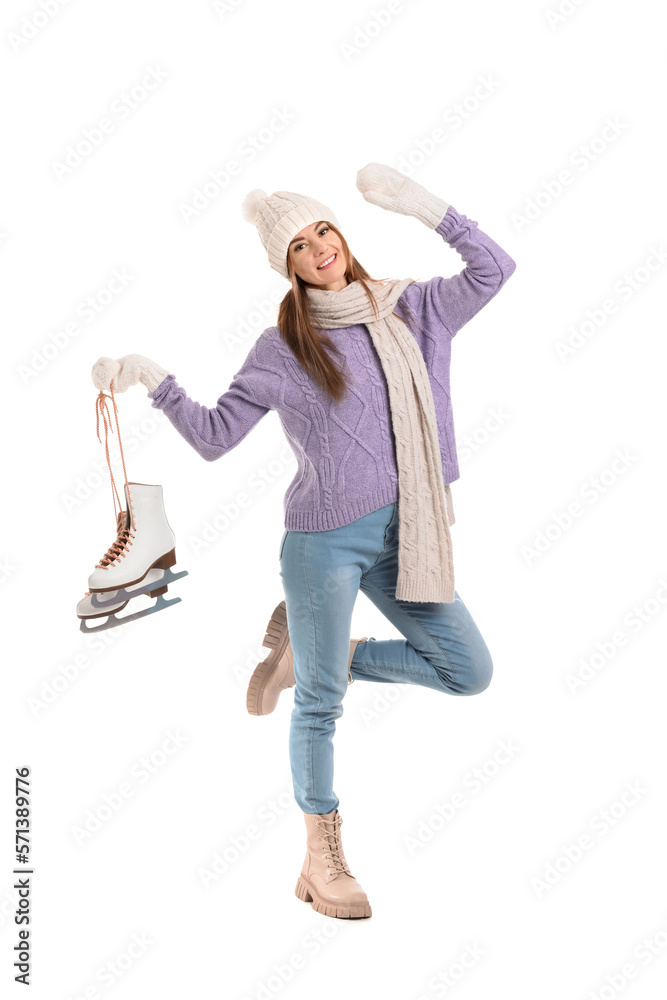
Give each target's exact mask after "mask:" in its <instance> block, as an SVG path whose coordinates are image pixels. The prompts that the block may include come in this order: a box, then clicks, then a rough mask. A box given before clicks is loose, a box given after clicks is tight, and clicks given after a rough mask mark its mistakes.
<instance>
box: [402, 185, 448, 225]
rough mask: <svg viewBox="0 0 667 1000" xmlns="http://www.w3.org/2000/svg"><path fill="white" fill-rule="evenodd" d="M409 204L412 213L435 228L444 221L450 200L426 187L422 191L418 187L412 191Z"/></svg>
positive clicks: (425, 223)
mask: <svg viewBox="0 0 667 1000" xmlns="http://www.w3.org/2000/svg"><path fill="white" fill-rule="evenodd" d="M409 205H410V214H411V215H414V217H415V218H416V219H419V221H420V222H423V223H424V225H425V226H428V228H429V229H435V228H436V226H438V225H439V224H440V223H441V222H442V220H443V218H444V216H445V215H446V214H447V209H448V208H449V204H448V202H446V201H443V200H442V198H438V196H437V195H435V194H431V192H430V191H427V190H426V189H425V188H422V190H421V191H420V190H419V189H418V188H417V189H416V190H414V191H413V192H411V194H410V201H409Z"/></svg>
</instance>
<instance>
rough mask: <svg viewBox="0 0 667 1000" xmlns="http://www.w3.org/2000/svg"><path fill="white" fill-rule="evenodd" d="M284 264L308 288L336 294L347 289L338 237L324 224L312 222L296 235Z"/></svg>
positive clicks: (344, 262)
mask: <svg viewBox="0 0 667 1000" xmlns="http://www.w3.org/2000/svg"><path fill="white" fill-rule="evenodd" d="M332 257H333V260H331V259H330V258H332ZM287 262H288V266H289V268H290V269H291V270H292V271H294V272H296V274H297V275H298V276H299V277H300V278H301V279H302V281H305V282H306V284H307V285H308V286H310V287H311V288H323V289H324V290H325V291H330V292H338V291H340V289H341V288H345V286H346V285H347V280H346V278H345V270H346V267H347V261H346V259H345V251H344V250H343V245H342V243H341V241H340V238H339V236H338V235H337V233H335V232H334V231H333V229H332V228H331V226H329V225H328V223H326V222H314V223H313V224H312V225H310V226H306V227H305V228H304V229H302V230H301V232H300V233H297V234H296V236H295V237H294V238H293V239H292V240H291V241H290V245H289V247H288V250H287ZM326 262H328V263H326ZM320 265H325V266H320Z"/></svg>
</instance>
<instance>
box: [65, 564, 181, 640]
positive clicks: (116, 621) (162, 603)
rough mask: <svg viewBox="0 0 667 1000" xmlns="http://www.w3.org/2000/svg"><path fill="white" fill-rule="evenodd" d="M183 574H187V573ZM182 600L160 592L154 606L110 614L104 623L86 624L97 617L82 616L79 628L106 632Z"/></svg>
mask: <svg viewBox="0 0 667 1000" xmlns="http://www.w3.org/2000/svg"><path fill="white" fill-rule="evenodd" d="M183 575H185V573H184V574H183ZM153 589H155V584H153ZM133 596H134V597H136V596H137V595H136V594H134V595H133ZM180 600H181V598H180V597H171V598H169V600H165V599H164V597H163V595H162V594H160V595H159V596H158V599H157V600H156V602H155V604H153V605H152V607H150V608H142V610H141V611H135V612H134V613H133V614H131V615H123V617H122V618H116V615H115V614H109V617H108V618H107V619H106V621H105V622H104V623H103V624H102V625H93V626H90V625H86V622H88V621H96V620H97V619H95V618H92V619H91V618H82V619H81V622H80V624H79V630H80V631H81V632H85V633H90V632H104V631H105V630H106V629H108V628H116V627H117V626H118V625H126V624H127V623H128V622H135V621H138V619H139V618H146V617H147V616H148V615H154V614H155V612H156V611H162V610H163V609H164V608H168V607H170V605H172V604H178V603H179V602H180Z"/></svg>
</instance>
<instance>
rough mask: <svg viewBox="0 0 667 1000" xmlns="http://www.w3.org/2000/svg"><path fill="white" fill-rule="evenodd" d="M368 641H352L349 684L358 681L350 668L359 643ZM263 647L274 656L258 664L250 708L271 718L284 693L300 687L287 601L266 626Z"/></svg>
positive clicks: (251, 691) (348, 673) (253, 676)
mask: <svg viewBox="0 0 667 1000" xmlns="http://www.w3.org/2000/svg"><path fill="white" fill-rule="evenodd" d="M367 640H368V636H364V638H363V639H350V656H349V659H348V663H347V679H348V684H351V683H352V681H353V680H354V678H353V677H352V674H351V672H350V664H351V663H352V657H353V656H354V651H355V649H356V648H357V643H359V642H366V641H367ZM262 646H269V647H270V649H271V652H270V653H269V655H268V656H267V658H266V659H265V660H262V662H261V663H258V664H257V666H256V667H255V670H254V673H253V675H252V677H251V678H250V683H249V685H248V694H247V696H246V708H247V709H248V711H249V712H250V714H251V715H269V713H270V712H272V711H273V710H274V708H275V707H276V705H277V704H278V698H279V697H280V692H281V691H284V690H286V688H291V687H294V685H295V684H296V680H295V677H294V659H293V655H292V644H291V643H290V641H289V632H288V629H287V611H286V604H285V601H281V602H280V604H279V605H278V606H277V608H276V609H275V611H274V612H273V614H272V615H271V618H270V619H269V624H268V625H267V626H266V635H265V636H264V639H263V641H262Z"/></svg>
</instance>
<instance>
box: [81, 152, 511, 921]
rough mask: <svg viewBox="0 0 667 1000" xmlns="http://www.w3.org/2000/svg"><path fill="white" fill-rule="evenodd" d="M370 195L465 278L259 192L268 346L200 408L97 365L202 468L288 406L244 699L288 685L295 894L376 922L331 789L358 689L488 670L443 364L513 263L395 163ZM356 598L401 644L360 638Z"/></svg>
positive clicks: (293, 201)
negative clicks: (396, 267) (149, 410)
mask: <svg viewBox="0 0 667 1000" xmlns="http://www.w3.org/2000/svg"><path fill="white" fill-rule="evenodd" d="M357 187H358V188H359V190H360V191H361V192H362V194H363V196H364V198H365V200H366V201H368V202H370V203H372V204H375V205H379V206H380V207H382V208H386V209H388V210H389V211H393V212H399V213H401V214H404V215H412V216H414V217H415V218H417V219H419V220H420V221H421V222H422V223H424V224H425V225H426V226H428V228H429V229H433V230H435V232H437V233H438V235H439V236H440V237H441V238H442V239H443V240H444V241H445V242H447V243H449V245H450V246H452V247H454V248H455V249H456V250H457V251H458V252H459V253H460V255H461V256H462V258H463V259H464V260H465V262H466V267H465V269H464V270H463V271H461V272H460V274H458V275H455V276H454V277H450V278H444V277H435V278H432V279H431V280H430V281H421V282H420V281H412V280H411V279H409V278H405V279H402V280H389V281H384V282H383V281H380V280H376V279H371V278H370V275H369V274H368V272H367V271H366V270H365V269H364V268H363V267H362V266H361V265H360V264H359V262H358V261H357V260H356V258H355V257H354V256H353V255H352V253H351V252H350V249H349V247H348V244H347V242H346V240H345V238H344V236H343V234H342V232H341V230H340V227H339V225H338V223H337V221H336V219H335V217H334V215H333V213H332V212H331V210H330V209H329V208H327V207H326V206H325V205H323V204H322V203H321V202H318V201H316V200H315V199H312V198H309V197H305V196H303V195H299V194H295V193H294V192H288V191H277V192H275V193H274V194H273V195H271V196H268V195H266V193H265V192H263V191H259V190H255V191H251V192H250V193H249V194H248V195H247V197H246V198H245V200H244V203H243V214H244V217H245V218H246V219H247V220H248V221H250V222H252V223H253V224H255V225H256V226H257V229H258V232H259V236H260V238H261V240H262V243H263V245H264V247H265V249H266V251H267V254H268V258H269V263H270V265H271V266H272V267H273V268H274V269H275V270H277V271H278V272H279V273H280V274H282V275H283V276H284V277H286V278H287V279H288V280H289V281H290V282H291V288H290V290H289V291H288V292H287V294H286V295H285V298H284V299H283V301H282V302H281V304H280V308H279V312H278V325H277V326H274V327H270V328H268V329H266V330H264V332H263V333H262V334H261V335H260V336H259V337H258V339H257V341H256V342H255V344H254V345H253V347H252V349H251V351H250V352H249V354H248V356H247V357H246V359H245V361H244V362H243V365H242V366H241V368H240V369H239V371H238V372H237V373H236V375H235V376H234V379H233V381H232V382H231V384H230V386H229V389H228V390H227V391H226V392H225V393H223V395H222V396H221V397H220V399H219V400H218V402H217V405H216V406H215V407H214V408H210V409H209V408H208V407H205V406H202V405H200V404H199V403H195V402H193V401H192V400H191V399H190V398H188V396H187V395H186V393H185V390H184V389H183V388H182V387H180V386H179V385H178V384H177V383H176V381H175V378H174V376H173V375H172V374H169V373H168V372H167V371H166V369H164V368H161V367H160V366H159V365H157V364H156V363H155V362H152V361H150V360H149V359H148V358H144V357H142V356H140V355H128V356H127V357H126V358H121V359H120V360H119V361H113V360H111V359H108V358H101V359H100V360H99V361H98V363H97V364H96V366H95V367H94V369H93V380H94V381H95V384H96V386H97V387H98V388H100V389H102V388H108V386H109V379H110V378H113V381H114V389H116V391H123V390H124V389H126V388H127V387H128V385H133V384H136V383H137V382H138V381H141V382H142V384H144V385H145V386H146V387H147V389H148V390H149V396H150V397H151V399H152V400H153V403H152V405H153V406H154V407H159V408H160V409H162V410H163V411H164V412H165V413H166V415H167V417H168V418H169V420H170V421H171V422H172V424H173V425H174V426H175V427H176V429H177V430H178V431H179V432H180V433H181V435H182V436H183V437H184V438H185V439H186V441H188V442H189V443H190V444H191V445H192V447H193V448H195V449H196V450H197V451H198V453H199V454H200V455H202V457H203V458H205V459H207V460H208V461H213V460H215V459H217V458H220V457H221V456H222V455H224V454H226V453H227V452H229V451H230V450H231V449H232V448H234V447H236V445H238V444H239V443H240V442H241V441H242V440H243V438H244V437H245V436H246V435H247V434H248V432H249V431H250V430H251V429H252V428H253V427H254V426H255V425H256V424H257V423H258V421H259V420H260V419H261V418H262V417H263V416H264V415H265V414H266V413H268V411H269V410H271V409H273V410H275V411H276V412H277V413H278V415H279V417H280V420H281V423H282V426H283V429H284V430H285V433H286V435H287V437H288V440H289V442H290V444H291V446H292V448H293V450H294V452H295V455H296V457H297V460H298V469H297V473H296V476H295V477H294V479H293V481H292V483H291V484H290V486H289V487H288V489H287V492H286V494H285V498H284V510H285V531H284V533H283V536H282V539H281V542H280V549H279V562H280V575H281V578H282V582H283V589H284V593H285V601H283V602H281V603H280V604H279V605H278V607H277V608H276V609H275V611H274V613H273V615H272V617H271V620H270V621H269V624H268V626H267V634H266V636H265V639H264V644H265V645H266V646H271V647H272V651H271V653H270V655H269V656H268V657H267V659H266V660H265V661H264V662H263V663H260V664H259V666H258V667H257V669H256V670H255V672H254V674H253V676H252V678H251V681H250V684H249V688H248V697H247V707H248V710H249V711H250V712H251V713H252V714H255V715H266V714H267V713H269V712H271V711H273V709H274V708H275V705H276V703H277V700H278V697H279V694H280V692H281V691H282V690H284V689H285V688H288V687H292V686H294V688H295V691H294V708H293V711H292V715H291V726H290V741H289V749H290V764H291V771H292V779H293V785H294V794H295V798H296V801H297V803H298V805H299V807H300V809H301V810H302V812H303V813H304V817H305V822H306V831H307V849H306V857H305V860H304V864H303V867H302V871H301V874H300V876H299V879H298V881H297V886H296V890H295V891H296V895H297V896H298V897H299V898H300V899H302V900H305V901H307V902H312V905H313V908H314V909H316V910H317V911H318V912H320V913H324V914H326V915H328V916H333V917H364V916H370V915H371V907H370V904H369V901H368V898H367V896H366V893H365V892H364V890H363V889H362V887H361V885H360V884H359V883H358V882H357V880H356V879H355V878H354V876H353V875H352V872H351V871H350V868H349V866H348V864H347V861H346V859H345V855H344V853H343V848H342V843H341V835H340V827H341V823H342V819H341V816H340V812H339V809H338V807H339V800H338V798H337V796H336V794H335V793H334V790H333V736H334V732H335V724H336V719H338V718H340V716H341V715H342V712H343V708H342V702H343V698H344V696H345V693H346V690H347V687H348V684H349V683H351V682H352V681H354V680H369V681H376V682H380V683H396V682H397V683H408V684H421V685H423V686H425V687H429V688H431V689H433V690H435V691H441V692H447V693H448V694H456V695H471V694H477V693H479V692H480V691H483V690H484V689H485V688H486V687H487V686H488V684H489V682H490V680H491V675H492V669H493V668H492V661H491V656H490V654H489V650H488V648H487V646H486V643H485V642H484V639H483V638H482V636H481V634H480V632H479V629H478V628H477V626H476V624H475V622H474V621H473V619H472V617H471V615H470V613H469V611H468V610H467V608H466V607H465V605H464V604H463V601H462V600H461V598H460V596H459V594H458V592H456V591H455V590H454V580H453V562H452V551H451V536H450V533H449V525H451V524H453V523H454V513H453V508H452V503H451V491H450V486H449V484H450V483H451V482H452V481H453V480H455V479H458V478H459V469H458V461H457V455H456V445H455V438H454V424H453V417H452V411H451V404H450V398H449V362H450V353H451V341H452V338H453V337H454V336H455V334H456V333H457V332H458V330H460V329H461V327H462V326H463V325H464V324H465V323H467V322H468V321H469V320H470V319H471V318H472V317H473V316H474V315H475V314H476V313H477V312H479V310H480V309H481V308H482V307H483V306H484V305H486V304H487V303H488V302H489V301H490V300H491V299H492V298H493V296H494V295H495V294H496V293H497V292H498V291H499V289H500V288H501V287H502V286H503V285H504V283H505V281H506V280H507V278H508V277H509V276H510V275H511V274H512V272H513V271H514V270H515V267H516V265H515V263H514V261H513V260H512V258H511V257H509V256H508V254H507V253H505V251H504V250H502V249H501V248H500V247H499V246H498V245H497V244H496V243H494V241H493V240H492V239H491V238H490V237H489V236H487V235H486V234H485V233H483V232H481V231H480V230H479V229H478V228H477V223H476V222H472V221H471V220H470V219H468V218H466V216H464V215H460V214H459V213H458V212H457V211H456V209H454V208H453V207H452V206H451V205H449V204H448V203H447V202H444V201H443V200H442V199H441V198H439V197H437V196H436V195H432V194H430V193H429V192H428V191H427V190H426V189H425V188H423V187H422V186H421V185H420V184H418V183H416V182H415V181H413V180H411V179H410V178H407V177H405V176H403V175H402V174H400V173H399V172H398V171H396V170H394V169H393V168H392V167H388V166H385V165H382V164H378V163H370V164H368V165H367V166H366V167H364V168H363V169H362V170H360V171H359V172H358V174H357ZM399 497H400V502H399ZM359 590H362V591H363V592H364V593H365V594H366V595H367V597H368V598H369V599H370V600H371V601H373V603H374V604H375V605H376V606H377V607H378V608H379V609H380V610H381V611H382V612H383V614H384V615H385V616H386V617H387V618H388V619H389V620H390V621H391V622H392V623H393V625H394V626H395V627H396V628H397V629H398V631H399V632H401V633H402V634H403V635H404V636H405V639H390V640H377V639H375V637H374V636H371V637H370V638H368V637H366V636H365V637H363V638H361V639H350V627H351V618H352V611H353V608H354V604H355V601H356V597H357V593H358V591H359Z"/></svg>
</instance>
